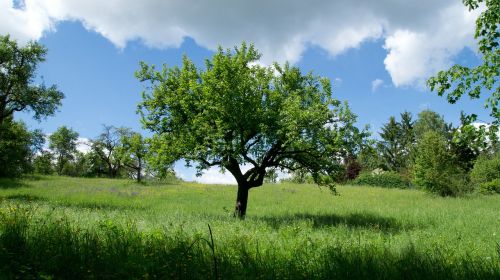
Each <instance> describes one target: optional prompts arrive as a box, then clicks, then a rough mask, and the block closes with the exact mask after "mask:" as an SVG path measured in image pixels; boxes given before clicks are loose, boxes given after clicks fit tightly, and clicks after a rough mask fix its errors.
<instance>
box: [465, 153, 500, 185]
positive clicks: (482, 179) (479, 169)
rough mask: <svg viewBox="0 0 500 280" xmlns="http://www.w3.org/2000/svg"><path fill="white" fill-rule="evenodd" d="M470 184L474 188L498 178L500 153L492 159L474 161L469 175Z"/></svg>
mask: <svg viewBox="0 0 500 280" xmlns="http://www.w3.org/2000/svg"><path fill="white" fill-rule="evenodd" d="M470 177H471V181H472V184H473V185H474V186H475V187H479V186H481V185H482V184H483V183H487V182H491V181H493V180H495V179H499V178H500V153H497V154H496V155H495V156H493V157H492V158H488V157H485V156H483V157H480V158H478V159H477V160H476V163H475V164H474V168H473V169H472V171H471V173H470Z"/></svg>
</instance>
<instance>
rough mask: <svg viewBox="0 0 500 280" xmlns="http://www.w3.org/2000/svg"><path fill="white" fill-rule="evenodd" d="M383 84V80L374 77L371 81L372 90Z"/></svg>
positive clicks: (374, 90)
mask: <svg viewBox="0 0 500 280" xmlns="http://www.w3.org/2000/svg"><path fill="white" fill-rule="evenodd" d="M383 84H384V80H381V79H375V80H373V81H372V92H376V91H377V89H378V88H379V87H381V86H382V85H383Z"/></svg>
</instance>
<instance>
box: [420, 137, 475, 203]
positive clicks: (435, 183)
mask: <svg viewBox="0 0 500 280" xmlns="http://www.w3.org/2000/svg"><path fill="white" fill-rule="evenodd" d="M448 146H449V145H448V143H447V142H446V140H445V139H444V138H443V136H442V135H440V134H438V133H437V132H434V131H428V132H426V133H425V134H424V135H423V136H422V138H421V140H420V142H419V143H418V145H417V149H416V151H417V153H416V157H415V163H414V166H413V179H414V183H415V185H417V186H420V187H422V188H423V189H425V190H427V191H430V192H433V193H436V194H439V195H441V196H458V195H461V194H463V193H465V192H469V191H470V185H469V184H468V182H467V177H466V175H465V173H464V172H463V171H462V170H461V169H460V167H459V165H458V164H457V163H456V160H455V158H454V157H453V155H452V153H451V152H450V151H449V148H448Z"/></svg>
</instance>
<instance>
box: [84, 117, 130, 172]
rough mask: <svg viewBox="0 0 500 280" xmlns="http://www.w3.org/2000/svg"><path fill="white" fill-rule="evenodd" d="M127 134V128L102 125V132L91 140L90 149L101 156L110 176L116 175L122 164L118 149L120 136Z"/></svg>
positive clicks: (128, 132) (128, 131) (128, 130)
mask: <svg viewBox="0 0 500 280" xmlns="http://www.w3.org/2000/svg"><path fill="white" fill-rule="evenodd" d="M128 134H130V129H128V128H124V127H118V128H117V127H114V126H112V125H103V131H102V133H101V134H100V135H99V136H98V137H97V138H96V139H94V140H92V141H91V142H92V144H91V147H92V151H94V152H95V153H96V154H97V155H98V156H99V157H100V158H101V160H102V162H103V163H104V165H105V166H106V168H107V170H106V173H107V174H108V176H109V177H111V178H115V177H117V176H118V175H119V172H120V169H121V168H122V166H123V163H122V157H121V155H120V154H119V151H118V150H119V148H120V146H121V145H122V143H121V139H122V136H124V135H128Z"/></svg>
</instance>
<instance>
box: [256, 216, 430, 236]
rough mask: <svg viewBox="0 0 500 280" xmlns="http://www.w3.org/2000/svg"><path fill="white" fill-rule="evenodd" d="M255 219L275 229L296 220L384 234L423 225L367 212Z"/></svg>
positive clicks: (314, 224) (322, 225)
mask: <svg viewBox="0 0 500 280" xmlns="http://www.w3.org/2000/svg"><path fill="white" fill-rule="evenodd" d="M256 219H259V220H262V221H264V222H266V223H267V224H268V225H269V226H271V227H273V228H275V229H279V228H281V227H284V226H287V225H290V224H294V223H298V222H309V223H311V224H312V227H313V228H316V229H319V228H327V227H337V226H345V227H347V228H350V229H366V230H372V231H380V232H383V233H385V234H388V233H397V232H400V231H404V230H411V229H416V228H422V227H423V225H421V224H411V223H408V222H402V221H400V220H397V219H396V218H393V217H383V216H380V215H376V214H373V213H369V212H364V213H352V214H347V215H337V214H318V215H314V214H306V213H301V214H294V215H285V216H264V217H259V218H256Z"/></svg>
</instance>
